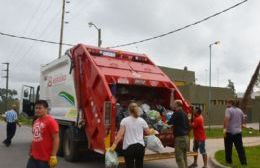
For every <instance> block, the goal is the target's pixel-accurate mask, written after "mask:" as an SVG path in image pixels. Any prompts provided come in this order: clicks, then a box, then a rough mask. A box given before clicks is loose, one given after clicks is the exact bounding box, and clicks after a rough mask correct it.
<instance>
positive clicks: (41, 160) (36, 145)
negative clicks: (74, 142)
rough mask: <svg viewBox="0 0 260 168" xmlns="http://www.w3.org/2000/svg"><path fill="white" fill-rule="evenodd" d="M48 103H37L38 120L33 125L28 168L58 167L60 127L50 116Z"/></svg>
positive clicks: (39, 101)
mask: <svg viewBox="0 0 260 168" xmlns="http://www.w3.org/2000/svg"><path fill="white" fill-rule="evenodd" d="M47 113H48V103H47V102H46V101H45V100H38V101H37V102H36V103H35V115H36V116H37V119H36V120H35V121H34V123H33V129H32V133H33V140H32V145H31V150H30V158H29V160H28V162H27V168H54V167H56V166H57V163H58V161H57V157H56V155H57V151H58V147H59V126H58V124H57V122H56V120H54V119H53V118H52V117H51V116H49V115H48V114H47Z"/></svg>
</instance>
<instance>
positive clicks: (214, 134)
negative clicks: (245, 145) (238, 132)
mask: <svg viewBox="0 0 260 168" xmlns="http://www.w3.org/2000/svg"><path fill="white" fill-rule="evenodd" d="M206 135H207V138H223V128H211V129H208V128H207V129H206ZM242 135H243V137H254V136H260V132H259V131H258V130H254V129H251V128H243V130H242Z"/></svg>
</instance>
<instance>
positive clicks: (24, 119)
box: [18, 115, 32, 126]
mask: <svg viewBox="0 0 260 168" xmlns="http://www.w3.org/2000/svg"><path fill="white" fill-rule="evenodd" d="M18 121H19V123H20V124H21V125H27V126H32V119H30V118H27V117H25V116H23V115H20V116H19V119H18Z"/></svg>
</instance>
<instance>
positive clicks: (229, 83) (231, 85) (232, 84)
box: [227, 79, 236, 94]
mask: <svg viewBox="0 0 260 168" xmlns="http://www.w3.org/2000/svg"><path fill="white" fill-rule="evenodd" d="M227 87H228V88H230V89H231V90H232V91H233V93H234V94H235V93H236V89H235V85H234V82H232V81H231V80H230V79H229V80H228V85H227Z"/></svg>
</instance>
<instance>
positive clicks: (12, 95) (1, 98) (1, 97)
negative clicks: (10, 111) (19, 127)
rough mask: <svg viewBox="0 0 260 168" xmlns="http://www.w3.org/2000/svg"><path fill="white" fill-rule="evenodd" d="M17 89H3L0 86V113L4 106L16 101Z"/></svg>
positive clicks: (4, 108)
mask: <svg viewBox="0 0 260 168" xmlns="http://www.w3.org/2000/svg"><path fill="white" fill-rule="evenodd" d="M6 92H7V93H8V97H6ZM16 96H17V91H16V90H14V89H12V90H11V89H8V90H6V89H4V88H0V113H2V112H4V111H5V110H6V107H9V106H10V105H12V104H13V103H17V98H16Z"/></svg>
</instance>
